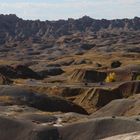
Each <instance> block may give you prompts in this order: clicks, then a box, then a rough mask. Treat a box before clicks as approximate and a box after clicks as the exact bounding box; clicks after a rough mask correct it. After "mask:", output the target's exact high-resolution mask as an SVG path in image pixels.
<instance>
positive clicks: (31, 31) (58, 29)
mask: <svg viewBox="0 0 140 140" xmlns="http://www.w3.org/2000/svg"><path fill="white" fill-rule="evenodd" d="M0 30H1V34H0V36H1V41H0V42H1V44H2V43H4V42H5V41H6V40H11V39H15V40H18V39H25V38H29V37H32V38H35V37H37V38H40V39H46V37H60V36H63V35H71V34H73V33H77V32H80V33H95V34H96V33H100V32H105V31H111V30H112V31H113V30H116V31H120V32H121V31H130V32H131V31H138V30H140V18H139V17H135V18H134V19H116V20H106V19H102V20H96V19H92V18H90V17H88V16H84V17H82V18H80V19H76V20H74V19H68V20H58V21H48V20H46V21H40V20H35V21H32V20H23V19H21V18H18V17H17V16H16V15H13V14H10V15H0Z"/></svg>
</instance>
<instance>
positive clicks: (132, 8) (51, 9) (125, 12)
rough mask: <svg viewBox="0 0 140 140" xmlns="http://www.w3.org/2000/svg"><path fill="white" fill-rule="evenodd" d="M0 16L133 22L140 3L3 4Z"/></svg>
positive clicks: (13, 0) (59, 0)
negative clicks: (84, 17)
mask: <svg viewBox="0 0 140 140" xmlns="http://www.w3.org/2000/svg"><path fill="white" fill-rule="evenodd" d="M0 14H16V15H17V16H18V17H20V18H23V19H32V20H35V19H40V20H58V19H68V18H74V19H77V18H81V17H83V16H85V15H87V16H90V17H92V18H95V19H102V18H105V19H116V18H119V19H121V18H133V17H135V16H138V17H140V0H0Z"/></svg>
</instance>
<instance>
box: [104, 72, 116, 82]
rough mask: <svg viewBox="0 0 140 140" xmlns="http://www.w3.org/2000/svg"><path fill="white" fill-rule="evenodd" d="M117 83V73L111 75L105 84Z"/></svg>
mask: <svg viewBox="0 0 140 140" xmlns="http://www.w3.org/2000/svg"><path fill="white" fill-rule="evenodd" d="M115 81H116V73H115V72H112V73H109V75H108V76H107V77H106V79H105V82H107V83H109V82H115Z"/></svg>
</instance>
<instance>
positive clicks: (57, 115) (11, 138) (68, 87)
mask: <svg viewBox="0 0 140 140" xmlns="http://www.w3.org/2000/svg"><path fill="white" fill-rule="evenodd" d="M117 139H120V140H124V139H125V140H130V139H132V140H138V139H140V18H139V17H134V18H133V19H127V18H124V19H114V20H106V19H101V20H97V19H92V18H90V17H88V16H84V17H82V18H79V19H72V18H70V19H68V20H58V21H48V20H46V21H40V20H34V21H32V20H23V19H21V18H19V17H17V16H16V15H13V14H9V15H0V140H117Z"/></svg>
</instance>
